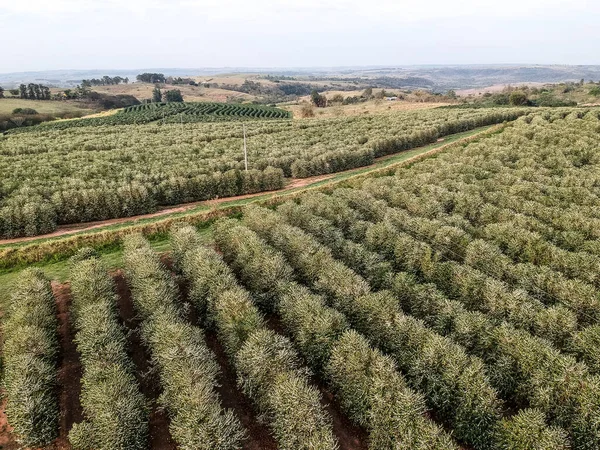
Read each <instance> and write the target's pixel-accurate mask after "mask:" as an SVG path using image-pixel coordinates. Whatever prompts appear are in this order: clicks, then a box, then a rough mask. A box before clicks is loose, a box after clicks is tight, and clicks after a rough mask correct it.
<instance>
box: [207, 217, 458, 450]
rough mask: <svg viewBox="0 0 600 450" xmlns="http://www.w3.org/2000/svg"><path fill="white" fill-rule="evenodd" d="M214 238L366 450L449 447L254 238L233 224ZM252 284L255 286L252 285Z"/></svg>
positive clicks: (368, 352)
mask: <svg viewBox="0 0 600 450" xmlns="http://www.w3.org/2000/svg"><path fill="white" fill-rule="evenodd" d="M215 238H216V240H217V242H218V244H219V248H220V249H221V250H222V251H223V252H224V256H225V258H226V259H227V260H228V261H230V263H231V265H232V267H234V269H235V270H236V272H237V273H238V274H239V276H240V278H241V279H243V280H245V281H246V284H247V285H249V286H250V288H251V290H252V291H253V293H257V294H258V295H259V296H260V297H261V298H262V299H266V298H267V294H270V297H269V298H270V299H271V302H272V303H271V304H270V305H266V306H265V307H266V308H268V307H270V309H272V310H275V311H276V312H277V313H278V314H279V316H280V317H281V319H282V322H283V324H284V326H285V328H286V330H287V331H288V332H289V333H290V334H291V336H292V338H293V340H294V342H295V344H296V346H297V347H298V348H299V349H300V351H301V353H302V355H303V356H304V358H305V359H306V360H307V361H308V363H309V364H310V365H311V367H312V368H313V369H314V370H315V372H317V373H318V374H320V375H321V376H324V378H325V379H326V380H327V381H328V382H329V385H330V386H331V388H332V389H333V391H334V393H335V394H336V396H337V397H338V398H339V400H340V402H341V405H342V407H343V408H344V410H345V411H346V412H347V414H348V415H349V417H350V418H351V419H352V420H353V421H354V422H355V423H357V424H358V425H361V426H363V427H365V428H366V429H367V430H368V432H369V447H370V448H373V449H395V448H398V446H402V447H403V448H431V449H452V448H456V446H455V444H453V443H452V440H451V439H450V438H449V436H448V435H447V434H446V433H444V432H443V431H442V430H441V428H439V427H437V426H436V425H435V424H433V423H432V422H430V421H429V420H428V419H426V417H425V414H424V413H425V405H424V401H423V399H422V397H421V396H420V395H418V394H416V393H414V392H413V391H411V390H410V389H409V388H408V386H407V385H406V383H405V381H404V379H403V378H402V376H401V375H400V374H399V373H398V372H397V370H396V367H395V364H394V363H393V362H392V360H391V359H389V358H388V357H386V356H384V355H382V354H381V353H380V352H379V351H378V350H374V349H372V348H371V347H370V346H369V344H368V342H367V341H366V340H365V338H364V337H362V336H360V335H359V334H357V333H356V332H354V331H351V330H350V329H349V327H348V324H347V322H346V319H345V317H344V316H343V315H342V314H340V313H339V312H338V311H336V310H335V309H332V308H330V307H328V306H326V305H325V302H324V300H323V298H321V297H319V296H317V295H314V294H312V293H311V292H310V291H308V290H307V289H306V288H305V287H303V286H300V285H298V284H296V283H294V282H292V281H291V269H290V268H289V266H287V264H286V263H285V261H284V260H283V258H282V257H281V255H280V254H278V253H276V252H274V251H273V250H272V249H271V248H269V247H268V246H267V245H266V244H265V243H264V242H263V241H261V240H260V239H259V238H258V237H257V236H256V234H254V233H252V232H251V231H250V230H248V229H247V228H245V227H242V226H240V225H239V224H238V223H237V222H235V221H225V222H219V223H218V224H217V227H216V232H215ZM258 280H260V281H258Z"/></svg>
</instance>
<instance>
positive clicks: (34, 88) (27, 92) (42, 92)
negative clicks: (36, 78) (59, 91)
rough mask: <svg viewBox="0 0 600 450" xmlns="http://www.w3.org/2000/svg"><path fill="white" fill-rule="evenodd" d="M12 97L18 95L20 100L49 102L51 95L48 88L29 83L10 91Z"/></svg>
mask: <svg viewBox="0 0 600 450" xmlns="http://www.w3.org/2000/svg"><path fill="white" fill-rule="evenodd" d="M10 93H11V94H12V95H18V96H19V97H20V98H22V99H27V100H50V99H51V98H52V94H51V93H50V88H49V87H48V86H44V85H43V84H35V83H29V84H28V85H25V84H21V85H20V86H19V89H18V90H17V89H11V90H10Z"/></svg>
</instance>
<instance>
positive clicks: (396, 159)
mask: <svg viewBox="0 0 600 450" xmlns="http://www.w3.org/2000/svg"><path fill="white" fill-rule="evenodd" d="M493 126H494V125H492V126H488V127H482V128H478V129H475V130H471V131H466V132H464V133H458V134H454V135H451V136H448V137H446V138H445V139H444V140H443V141H442V142H436V143H434V144H430V145H427V146H425V147H419V148H415V149H413V150H408V151H405V152H402V153H398V154H396V155H393V156H391V157H388V158H386V159H383V160H380V161H378V162H377V163H375V164H374V165H373V166H370V167H364V168H361V169H355V170H352V171H349V172H343V173H339V174H337V175H334V176H333V177H331V178H329V179H327V180H323V181H320V182H316V183H313V184H310V185H307V186H304V187H299V188H296V189H291V190H288V191H285V192H278V193H273V194H265V195H260V196H257V197H253V198H249V199H242V200H232V201H230V202H224V203H221V204H220V205H219V206H218V208H219V209H220V208H226V207H230V206H239V205H245V204H248V203H251V202H255V201H258V200H267V199H269V198H272V197H275V196H277V195H281V194H289V193H294V192H298V191H301V190H305V189H307V188H309V187H310V188H314V187H319V186H323V185H326V184H328V183H331V182H334V181H336V182H339V181H343V180H346V179H348V178H351V177H353V176H355V175H358V174H363V173H367V172H370V171H373V170H376V169H381V168H385V167H388V166H391V165H393V164H397V163H400V162H402V161H406V160H407V159H409V158H412V157H413V156H417V155H420V154H422V153H425V152H428V151H430V150H433V149H436V148H439V147H441V146H443V145H446V144H449V143H452V142H455V141H458V140H460V139H464V138H467V137H470V136H472V135H474V134H477V133H480V132H482V131H485V130H488V129H490V128H492V127H493ZM211 208H212V207H211V206H205V205H201V206H198V207H196V208H193V209H190V210H188V211H184V212H179V213H174V214H168V215H164V216H160V217H154V218H150V219H141V220H136V221H135V224H143V223H152V222H157V221H160V220H164V219H167V218H173V217H182V216H185V215H188V214H194V213H197V212H201V211H208V210H210V209H211ZM132 223H133V222H131V221H130V222H124V223H120V224H115V225H111V226H107V227H103V228H100V229H96V230H93V231H87V232H85V231H84V232H81V233H76V234H92V233H95V232H99V231H106V230H117V229H120V228H125V227H128V226H131V225H132ZM200 233H201V235H202V236H203V237H204V238H205V239H206V242H210V241H211V240H212V228H211V227H207V228H203V229H201V230H200ZM68 236H72V235H68ZM58 239H61V237H56V238H49V239H37V240H34V241H29V242H26V243H23V244H12V245H5V246H0V248H1V247H15V246H20V245H27V244H32V243H41V242H46V241H52V240H58ZM151 244H152V247H153V248H154V249H155V250H156V251H158V252H161V253H163V252H168V251H169V250H170V243H169V239H168V238H167V237H166V236H159V237H157V238H156V239H153V240H151ZM122 257H123V251H122V249H120V248H118V247H117V248H112V249H110V250H107V251H105V252H103V253H102V258H103V259H104V261H105V262H106V264H107V266H108V267H109V269H110V270H115V269H118V268H120V267H122ZM33 266H34V267H40V268H41V269H42V270H43V271H44V272H45V273H46V275H47V276H48V277H49V278H51V279H53V280H56V281H59V282H64V281H66V280H68V278H69V262H68V260H65V261H58V262H44V263H39V264H33ZM21 270H23V268H18V269H16V270H9V271H6V272H4V273H1V274H0V308H2V304H3V302H4V301H6V298H7V297H8V294H9V293H10V290H11V285H12V283H13V282H14V280H15V279H16V278H17V277H18V274H19V273H20V271H21Z"/></svg>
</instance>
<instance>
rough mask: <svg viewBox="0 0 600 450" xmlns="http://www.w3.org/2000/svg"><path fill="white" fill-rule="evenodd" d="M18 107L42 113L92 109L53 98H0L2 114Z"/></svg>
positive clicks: (50, 113)
mask: <svg viewBox="0 0 600 450" xmlns="http://www.w3.org/2000/svg"><path fill="white" fill-rule="evenodd" d="M17 108H31V109H35V110H36V111H37V112H38V113H40V114H49V115H55V114H56V115H60V114H68V113H75V114H86V113H87V114H89V113H91V112H93V111H92V110H91V109H89V108H86V107H83V106H79V105H77V104H76V103H75V102H67V101H53V100H23V99H20V98H0V114H10V113H12V112H13V110H15V109H17Z"/></svg>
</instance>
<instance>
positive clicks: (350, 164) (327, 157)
mask: <svg viewBox="0 0 600 450" xmlns="http://www.w3.org/2000/svg"><path fill="white" fill-rule="evenodd" d="M374 162H375V157H374V154H373V150H371V149H368V148H367V149H355V150H334V151H328V152H323V153H321V154H319V155H317V156H314V157H312V158H310V159H305V158H298V159H296V160H295V161H294V162H293V163H292V165H291V171H292V177H293V178H307V177H312V176H315V175H323V174H326V173H336V172H342V171H344V170H350V169H354V168H356V167H363V166H369V165H371V164H373V163H374Z"/></svg>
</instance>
